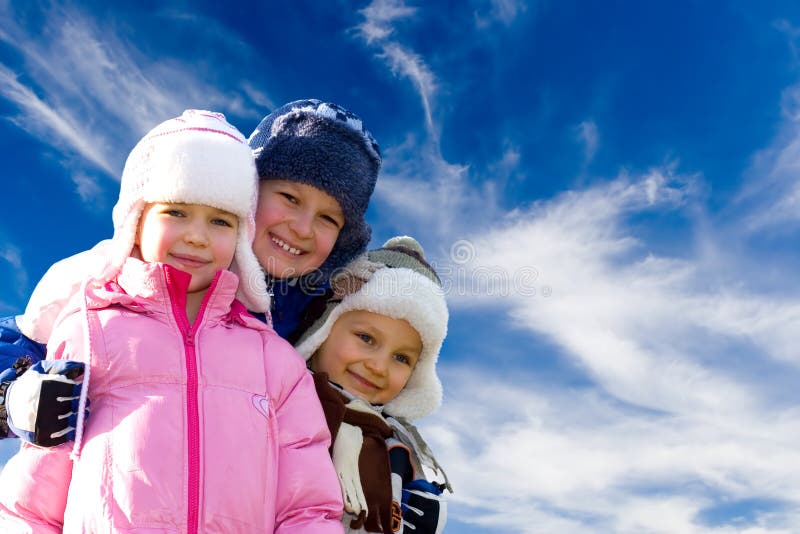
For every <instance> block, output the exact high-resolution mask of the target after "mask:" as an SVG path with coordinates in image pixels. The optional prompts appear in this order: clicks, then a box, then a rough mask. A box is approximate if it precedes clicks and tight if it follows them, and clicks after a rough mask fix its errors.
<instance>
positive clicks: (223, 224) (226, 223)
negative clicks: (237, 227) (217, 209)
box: [211, 219, 233, 228]
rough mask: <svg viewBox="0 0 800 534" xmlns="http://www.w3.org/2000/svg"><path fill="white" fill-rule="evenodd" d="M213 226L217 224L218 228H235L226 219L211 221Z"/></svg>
mask: <svg viewBox="0 0 800 534" xmlns="http://www.w3.org/2000/svg"><path fill="white" fill-rule="evenodd" d="M211 224H215V225H217V226H227V227H228V228H233V224H232V223H231V222H230V221H227V220H225V219H214V220H212V221H211Z"/></svg>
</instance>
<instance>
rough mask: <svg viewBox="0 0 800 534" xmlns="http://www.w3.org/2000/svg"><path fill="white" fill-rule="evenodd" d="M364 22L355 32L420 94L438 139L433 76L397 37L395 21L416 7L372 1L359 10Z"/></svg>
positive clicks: (427, 120) (429, 127)
mask: <svg viewBox="0 0 800 534" xmlns="http://www.w3.org/2000/svg"><path fill="white" fill-rule="evenodd" d="M359 13H361V14H362V15H363V16H364V22H362V23H361V24H359V25H358V26H356V28H355V30H356V33H357V34H358V35H359V36H360V37H361V38H362V39H364V41H365V42H366V43H367V44H368V45H370V46H375V47H377V48H378V49H379V50H380V53H379V54H378V57H380V58H382V59H383V60H384V61H386V64H387V66H388V67H389V68H390V69H391V71H392V73H393V74H395V75H396V76H401V77H405V78H408V79H409V80H411V82H412V83H413V84H414V87H415V89H416V91H417V93H418V95H419V97H420V101H421V103H422V108H423V110H424V113H425V126H426V128H427V130H428V133H429V135H431V136H432V138H433V139H436V140H438V135H439V134H438V132H436V131H435V125H434V122H433V115H432V111H431V109H432V100H433V97H434V94H435V93H436V91H437V82H436V76H435V75H434V73H433V71H432V70H431V69H430V67H429V66H428V65H427V63H426V62H425V60H424V59H423V58H422V57H421V56H420V55H418V54H416V53H414V52H413V51H412V50H411V49H409V48H408V47H407V46H404V45H403V44H402V43H401V42H400V40H399V39H398V38H396V33H397V32H396V30H395V26H394V25H395V24H396V23H397V22H398V21H399V20H401V19H406V18H408V17H411V16H413V15H414V14H415V13H416V8H412V7H409V6H406V5H405V4H404V2H403V1H402V0H373V2H372V3H370V5H369V6H367V7H365V8H364V9H362V10H360V11H359Z"/></svg>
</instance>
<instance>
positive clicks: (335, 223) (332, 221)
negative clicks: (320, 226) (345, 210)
mask: <svg viewBox="0 0 800 534" xmlns="http://www.w3.org/2000/svg"><path fill="white" fill-rule="evenodd" d="M321 217H322V220H324V221H325V222H327V223H328V224H332V225H333V226H335V227H336V228H341V227H342V224H341V223H340V222H339V221H338V219H336V218H335V217H331V216H330V215H322V216H321Z"/></svg>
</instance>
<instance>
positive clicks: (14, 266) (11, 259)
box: [0, 242, 28, 304]
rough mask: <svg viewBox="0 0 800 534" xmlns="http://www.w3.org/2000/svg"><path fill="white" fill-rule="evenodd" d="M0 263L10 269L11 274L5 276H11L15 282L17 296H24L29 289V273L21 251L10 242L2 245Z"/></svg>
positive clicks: (0, 246) (0, 247)
mask: <svg viewBox="0 0 800 534" xmlns="http://www.w3.org/2000/svg"><path fill="white" fill-rule="evenodd" d="M0 261H2V262H4V263H6V264H7V265H8V266H9V267H10V273H9V274H7V275H5V276H9V275H10V277H11V278H12V279H13V280H14V283H13V287H15V288H16V290H17V296H22V295H24V294H25V292H26V290H27V287H28V272H27V271H26V270H25V267H24V266H23V264H22V255H21V253H20V250H19V249H18V248H17V247H15V246H14V245H13V244H11V243H8V242H6V243H5V244H3V245H0ZM0 304H2V303H1V302H0Z"/></svg>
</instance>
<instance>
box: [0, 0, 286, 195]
mask: <svg viewBox="0 0 800 534" xmlns="http://www.w3.org/2000/svg"><path fill="white" fill-rule="evenodd" d="M20 8H21V6H20ZM14 9H15V6H10V5H6V6H4V7H3V17H2V22H0V40H2V41H3V42H4V43H5V44H6V45H8V46H10V47H12V48H14V49H15V50H16V51H17V52H18V53H19V56H20V57H21V58H22V61H23V62H24V67H25V68H24V72H25V77H24V79H23V78H20V77H19V76H17V75H16V74H15V73H14V72H13V71H12V69H11V67H10V66H9V65H0V97H2V98H5V99H7V100H9V101H10V102H12V103H13V104H14V105H15V106H17V113H16V115H14V116H12V117H11V120H12V121H13V122H14V123H15V124H17V125H18V126H19V127H20V128H22V129H24V130H25V131H26V132H28V133H29V134H31V135H33V136H34V137H36V138H38V139H39V140H40V141H41V142H42V143H44V144H46V145H51V146H54V147H55V148H57V149H58V150H60V151H61V152H63V153H64V154H65V155H66V156H67V161H68V166H69V167H71V168H72V169H73V170H75V171H78V172H79V176H80V177H81V178H80V180H79V181H76V185H77V187H78V188H79V191H78V193H79V194H80V195H81V196H82V197H85V195H87V194H91V193H92V192H95V191H99V189H100V185H99V183H92V182H96V180H98V178H96V176H98V175H97V173H96V171H98V170H99V171H101V175H105V176H106V177H109V178H112V179H118V176H119V173H120V171H121V168H122V163H123V162H124V160H125V157H126V156H127V152H128V151H129V149H130V148H131V147H132V146H133V144H134V143H135V141H136V140H137V138H138V137H139V136H141V135H142V134H143V133H145V132H146V131H147V130H149V129H150V128H152V127H153V126H154V125H155V124H157V123H159V122H161V121H163V120H165V119H167V118H169V117H172V116H175V115H177V114H179V113H180V112H181V111H182V110H183V109H185V108H190V107H204V108H206V107H207V108H211V109H217V110H222V111H226V112H230V113H234V114H236V115H237V116H252V117H254V118H257V117H258V116H260V115H261V114H263V112H264V109H263V107H264V104H265V103H270V102H271V101H270V99H269V97H268V96H267V95H266V94H264V93H263V92H261V91H259V90H257V89H256V88H255V87H254V86H253V85H252V84H247V83H245V82H237V81H236V79H235V78H233V79H231V80H230V81H229V83H228V84H225V85H220V84H217V83H216V82H217V81H218V80H216V79H214V78H213V77H212V76H210V75H208V72H207V71H208V70H209V69H208V67H207V65H208V64H209V63H211V59H212V58H211V57H210V56H209V54H212V55H213V50H215V49H216V47H214V46H207V47H206V46H203V47H200V48H202V49H203V54H204V56H203V61H200V62H196V61H194V60H193V58H191V57H189V58H186V59H180V60H179V59H176V58H172V57H169V56H161V57H156V58H154V57H149V56H148V55H147V53H146V52H145V51H143V50H141V49H139V48H138V47H137V46H136V44H135V43H136V41H135V40H134V39H123V38H121V37H118V36H119V35H125V31H118V30H120V24H127V23H123V22H122V21H120V20H117V19H114V18H111V15H109V18H106V19H96V18H93V17H90V16H88V15H87V14H85V13H84V12H82V11H80V10H79V9H78V8H75V7H72V6H68V5H59V4H57V3H56V4H51V5H50V6H48V7H46V8H43V9H42V10H41V13H38V14H37V18H39V17H41V27H37V28H33V27H28V26H26V25H25V22H24V21H26V20H29V17H17V16H15V13H14ZM162 18H164V17H162ZM167 23H173V24H200V25H202V26H203V27H204V28H206V29H207V30H208V31H207V33H202V32H198V33H196V37H197V39H198V42H203V43H211V42H213V41H214V40H224V41H225V43H227V44H228V47H230V46H234V45H233V44H231V43H233V42H234V41H235V39H234V38H233V37H232V35H233V34H232V33H231V32H227V33H226V32H225V31H224V28H223V27H221V26H220V25H219V24H216V25H214V26H213V28H212V27H210V26H209V25H208V24H207V23H206V22H203V21H197V20H194V19H181V18H180V17H177V16H175V17H173V18H172V19H168V21H167ZM167 23H165V24H167ZM125 30H126V31H130V27H129V26H125ZM235 46H236V47H237V49H238V50H239V51H241V50H242V49H245V48H246V45H245V44H244V43H241V42H238V44H236V45H235ZM207 56H208V57H207ZM233 57H239V56H237V55H234V56H233ZM223 64H227V63H223ZM204 65H205V66H204ZM244 70H245V69H242V72H243V73H244ZM87 162H89V163H90V165H88V166H87V165H86V163H87ZM83 171H86V172H83Z"/></svg>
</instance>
